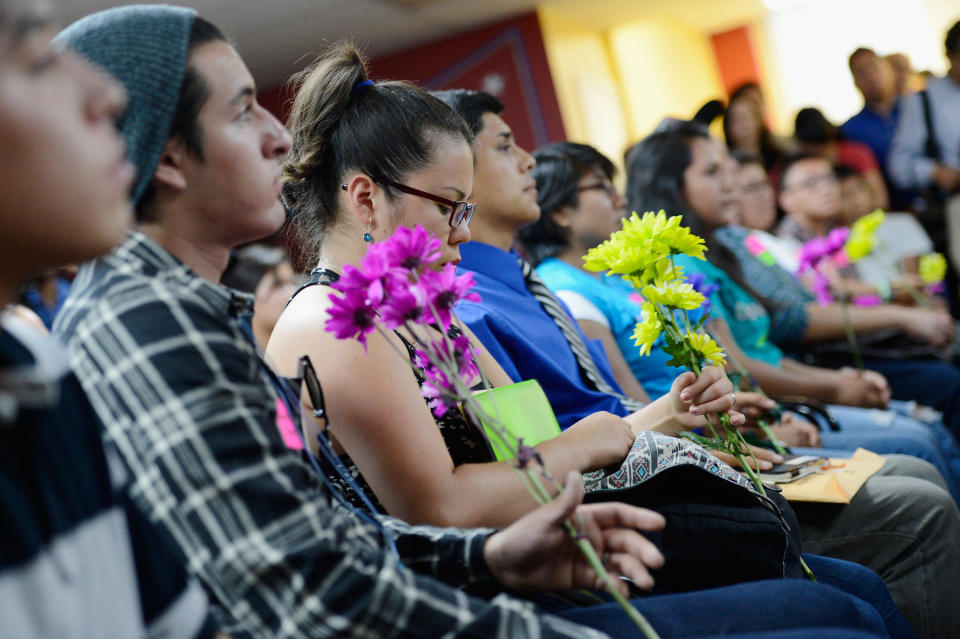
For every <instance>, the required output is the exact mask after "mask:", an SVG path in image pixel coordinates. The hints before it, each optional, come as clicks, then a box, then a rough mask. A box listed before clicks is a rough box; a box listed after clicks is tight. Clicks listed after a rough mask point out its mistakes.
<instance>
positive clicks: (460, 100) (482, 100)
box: [430, 89, 503, 135]
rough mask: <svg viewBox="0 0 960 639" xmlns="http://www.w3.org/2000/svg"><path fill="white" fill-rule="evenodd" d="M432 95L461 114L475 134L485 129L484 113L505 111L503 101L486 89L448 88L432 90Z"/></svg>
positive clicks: (496, 113)
mask: <svg viewBox="0 0 960 639" xmlns="http://www.w3.org/2000/svg"><path fill="white" fill-rule="evenodd" d="M430 95H432V96H434V97H435V98H437V99H438V100H442V101H443V102H444V103H445V104H446V105H447V106H449V107H450V108H451V109H453V110H454V111H456V112H457V113H459V114H460V117H462V118H463V119H464V120H465V121H466V122H467V126H468V127H470V130H471V131H473V134H474V135H476V134H478V133H480V131H481V129H483V114H484V113H493V114H495V115H500V114H501V113H503V102H501V101H500V100H499V99H497V98H495V97H494V96H492V95H490V94H489V93H486V92H485V91H468V90H467V89H446V90H443V91H431V92H430Z"/></svg>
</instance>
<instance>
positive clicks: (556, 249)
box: [517, 142, 616, 266]
mask: <svg viewBox="0 0 960 639" xmlns="http://www.w3.org/2000/svg"><path fill="white" fill-rule="evenodd" d="M533 157H534V158H535V159H536V160H537V165H536V166H535V167H534V168H533V171H532V172H531V175H532V176H533V179H534V180H536V182H537V204H538V205H539V206H540V212H541V213H540V219H539V220H537V221H536V222H534V223H532V224H528V225H527V226H524V227H523V228H521V229H520V230H519V231H517V242H518V243H519V244H520V246H521V247H522V248H523V250H524V252H525V253H526V255H527V258H528V259H529V260H530V262H531V263H532V264H533V265H534V266H536V265H538V264H539V263H540V262H542V261H543V260H545V259H547V258H548V257H553V256H554V255H557V254H558V253H560V252H561V251H563V250H564V249H565V248H567V246H569V245H570V235H569V233H570V232H569V230H568V229H565V228H563V227H561V226H559V225H558V224H557V223H556V222H555V221H554V219H553V215H551V214H552V213H553V212H554V211H558V210H560V209H562V208H563V207H565V206H570V207H576V206H577V204H578V202H579V192H578V190H577V184H578V182H579V181H580V179H581V178H582V177H583V176H584V175H587V174H589V173H592V172H595V171H597V170H599V171H600V172H601V173H602V174H603V176H604V177H606V178H607V179H613V176H614V174H615V173H616V167H614V166H613V162H611V161H610V160H609V159H608V158H607V157H606V156H605V155H603V154H602V153H600V152H599V151H597V150H596V149H595V148H593V147H592V146H588V145H586V144H577V143H575V142H554V143H552V144H547V145H544V146H542V147H540V148H539V149H537V150H536V151H534V152H533Z"/></svg>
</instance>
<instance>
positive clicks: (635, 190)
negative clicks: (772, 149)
mask: <svg viewBox="0 0 960 639" xmlns="http://www.w3.org/2000/svg"><path fill="white" fill-rule="evenodd" d="M698 138H700V139H710V134H709V132H708V131H707V129H706V127H703V126H702V125H700V124H697V123H694V122H676V123H674V124H673V126H671V127H669V128H666V129H664V130H660V131H658V132H656V133H654V134H652V135H649V136H647V137H646V138H644V139H643V140H641V141H640V142H638V143H637V144H635V145H634V146H633V147H632V148H631V149H630V150H629V151H627V156H626V165H627V169H626V170H627V203H628V206H629V210H631V211H636V212H638V213H643V212H645V211H659V210H660V209H663V210H665V211H666V212H667V215H682V216H683V223H684V225H685V226H687V227H689V228H690V230H691V231H692V232H693V233H694V234H696V235H699V236H700V237H702V238H703V239H704V241H705V242H706V244H707V249H708V250H707V258H708V259H709V260H710V263H711V264H713V265H714V266H716V267H717V268H719V269H721V270H723V271H725V272H726V273H727V275H729V276H730V278H731V279H732V280H733V281H734V282H736V283H737V284H739V285H740V286H741V287H742V288H743V289H745V290H746V291H747V292H748V293H749V294H750V295H752V296H753V297H754V298H756V299H757V300H760V301H761V302H762V303H763V305H764V306H766V307H767V309H768V310H770V312H773V310H777V309H778V308H779V306H777V303H776V302H775V301H772V300H768V299H766V298H763V297H761V296H760V295H758V294H757V292H756V290H755V289H754V288H753V286H751V284H750V282H748V281H747V280H746V278H745V277H744V276H743V270H742V269H741V268H740V261H739V260H738V259H737V256H736V255H734V254H733V252H732V251H731V250H730V249H728V248H727V247H726V246H724V245H723V244H721V243H720V242H717V241H716V240H715V239H714V237H713V229H710V228H709V227H708V226H707V225H706V224H705V223H704V222H703V221H702V220H701V219H700V217H699V216H698V215H697V214H696V211H693V210H691V209H690V205H689V204H688V203H687V201H686V198H685V197H684V194H683V188H684V182H683V174H684V172H685V171H686V170H687V168H688V167H689V166H690V164H691V163H692V162H693V153H692V150H691V147H692V146H693V142H694V140H696V139H698ZM753 157H754V158H756V155H754V156H753Z"/></svg>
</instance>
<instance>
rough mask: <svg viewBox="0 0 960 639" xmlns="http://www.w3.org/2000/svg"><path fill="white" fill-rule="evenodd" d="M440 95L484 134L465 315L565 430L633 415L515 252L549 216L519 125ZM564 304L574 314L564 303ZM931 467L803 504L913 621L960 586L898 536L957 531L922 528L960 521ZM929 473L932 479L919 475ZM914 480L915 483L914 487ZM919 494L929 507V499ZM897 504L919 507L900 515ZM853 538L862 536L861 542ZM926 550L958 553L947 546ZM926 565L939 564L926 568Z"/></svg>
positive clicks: (891, 466)
mask: <svg viewBox="0 0 960 639" xmlns="http://www.w3.org/2000/svg"><path fill="white" fill-rule="evenodd" d="M435 95H436V96H437V97H439V98H440V99H442V100H444V101H445V102H447V104H450V105H451V106H452V107H454V108H455V109H457V111H458V112H459V113H460V114H461V115H462V116H464V119H465V120H466V121H467V124H468V125H469V126H471V128H472V129H473V130H474V131H475V132H476V134H477V138H476V140H477V141H476V147H477V161H476V163H475V168H474V180H473V194H472V198H473V199H474V200H475V201H476V202H477V205H478V206H477V211H478V215H476V216H475V217H474V219H473V222H472V223H471V226H470V230H471V235H472V238H473V239H472V241H471V242H468V243H466V244H462V245H461V246H460V255H461V262H460V265H459V268H458V270H459V271H461V272H469V273H472V274H473V277H474V279H475V280H476V283H477V285H476V287H475V289H474V290H475V291H476V292H478V293H479V294H480V297H481V299H482V301H481V302H480V303H479V304H476V303H472V302H465V303H461V304H458V306H457V315H458V317H459V318H460V319H461V320H462V321H463V322H464V323H466V325H467V326H469V328H470V329H471V330H472V331H473V332H474V333H475V334H476V336H477V337H478V338H479V340H480V341H481V342H482V343H483V346H484V347H486V348H487V350H488V351H490V353H491V354H492V355H493V356H494V358H496V359H497V361H498V362H499V363H500V365H501V366H502V367H503V368H504V369H505V370H506V371H507V373H508V374H509V375H510V376H511V378H512V379H514V380H516V381H520V380H523V379H531V378H535V379H537V380H538V381H539V382H540V385H541V386H542V387H543V389H544V392H545V393H546V394H547V397H548V399H549V400H550V403H551V404H552V406H553V408H554V410H555V412H556V413H557V419H558V421H559V422H560V424H561V426H563V427H566V426H569V425H570V424H571V423H572V422H573V421H575V420H576V419H579V418H581V417H583V416H585V415H588V414H590V413H592V412H596V411H599V410H607V411H610V412H612V413H614V414H617V415H621V416H624V415H626V414H627V413H628V412H629V409H628V408H627V407H626V406H625V405H624V399H621V397H620V396H619V395H622V389H621V388H620V387H619V386H618V385H617V384H616V383H615V382H614V380H613V374H612V372H611V370H610V364H609V360H608V359H607V357H606V355H605V354H604V353H603V350H602V347H598V346H596V345H594V344H590V343H589V341H587V340H586V339H585V338H584V336H583V333H582V332H581V331H579V329H578V330H577V334H578V335H579V336H580V338H581V339H582V340H584V341H587V347H588V350H589V353H590V357H591V358H592V359H593V361H594V363H595V365H596V368H597V369H599V372H600V374H601V376H602V377H603V382H605V383H606V384H608V385H609V386H610V387H611V388H612V389H613V393H610V392H603V391H600V390H597V386H596V385H595V384H592V383H589V382H588V381H585V377H586V375H585V374H584V372H583V370H582V365H581V364H579V363H578V359H577V357H576V356H575V354H574V353H573V348H574V347H573V346H571V345H570V344H569V343H568V342H567V339H566V338H565V336H564V334H563V332H562V330H561V329H560V328H559V326H558V323H557V322H555V321H554V319H552V318H551V316H550V315H549V313H550V311H548V310H547V309H546V305H544V304H543V303H542V302H541V301H540V300H538V299H537V298H536V297H535V296H534V294H533V293H532V292H531V288H532V284H531V282H530V281H528V278H527V277H526V276H525V269H524V268H523V267H522V266H521V262H520V260H519V255H518V254H517V253H516V251H514V250H512V248H511V247H512V245H513V241H514V234H515V233H516V231H517V230H519V229H520V228H521V227H523V226H525V225H527V224H530V223H532V222H535V221H536V220H537V219H539V217H540V207H539V206H538V204H537V189H536V182H535V180H534V179H533V177H532V176H531V171H532V170H533V167H534V166H535V164H536V163H535V161H534V159H533V157H532V156H531V155H530V154H529V153H527V152H526V151H524V150H523V149H521V148H519V147H518V146H517V145H516V143H515V141H514V140H513V137H512V135H511V132H510V127H509V126H508V125H507V124H506V122H504V121H503V119H502V118H500V116H499V113H500V112H502V109H503V105H502V104H501V103H500V101H499V100H497V99H495V98H493V97H492V96H487V95H485V94H482V93H473V92H468V91H443V92H437V93H435ZM556 303H557V304H558V305H559V304H560V303H559V302H556ZM561 308H563V309H564V310H566V307H562V305H561ZM568 317H569V316H568ZM627 419H629V417H627ZM894 457H897V459H896V460H894ZM922 468H927V469H930V470H932V467H930V466H929V465H928V464H925V463H923V462H920V461H919V460H913V459H912V458H909V457H902V456H891V458H890V459H889V461H888V463H887V464H886V465H885V467H884V468H883V469H882V470H881V471H880V473H879V474H881V475H887V476H878V477H872V478H871V479H870V480H868V481H867V483H866V484H865V486H864V488H863V489H861V492H860V493H858V494H857V495H856V496H855V497H854V498H853V499H852V500H851V502H850V504H848V505H846V506H844V507H842V508H835V507H833V506H826V507H821V505H818V504H811V505H809V506H810V507H806V508H803V509H802V510H800V509H798V515H800V523H801V528H802V534H803V538H804V544H805V545H807V546H808V547H813V548H816V551H815V552H817V553H818V554H824V555H829V556H832V557H837V558H841V559H848V560H851V561H855V562H859V563H862V564H863V565H865V566H867V567H868V568H871V569H873V570H874V571H876V572H877V573H878V574H880V575H881V576H883V577H884V578H885V581H886V582H887V585H888V587H890V588H891V589H892V591H893V594H894V598H895V600H897V602H898V604H899V605H900V606H901V608H903V609H904V611H905V612H906V616H907V618H908V619H911V620H916V621H915V623H917V625H924V624H925V623H926V622H923V621H920V619H925V618H927V615H928V614H929V615H933V616H934V617H940V616H942V615H943V613H942V612H937V611H935V610H933V609H936V608H941V607H942V608H943V609H944V610H946V609H949V608H950V607H951V606H952V605H953V603H952V600H951V599H950V598H951V597H952V594H950V593H951V592H952V591H951V586H950V585H949V584H948V583H947V582H949V581H950V580H945V581H944V582H943V583H939V582H938V583H937V584H936V585H933V584H925V585H924V586H919V587H918V586H917V585H916V582H913V581H912V578H911V579H901V578H900V577H899V575H900V574H901V570H903V569H906V570H907V571H908V572H914V574H917V573H916V572H915V571H913V570H912V569H911V568H910V567H909V566H907V565H905V564H903V563H902V562H903V561H905V560H906V557H908V556H910V557H915V556H916V555H915V554H914V553H912V552H907V553H905V554H901V553H900V550H902V548H901V549H900V550H898V549H897V548H895V547H894V546H895V545H896V541H895V540H896V539H897V538H900V537H899V534H898V535H889V533H890V532H891V531H892V530H898V531H900V533H902V534H903V535H904V537H903V538H911V539H914V540H917V541H919V540H920V539H923V540H924V542H923V543H925V544H930V543H938V544H949V543H951V542H950V541H949V540H950V539H951V538H952V534H953V533H946V532H934V531H933V530H932V529H926V530H921V528H925V527H926V525H925V524H923V521H925V520H926V519H927V517H926V513H929V512H931V511H933V512H937V513H949V514H947V515H946V519H947V520H950V521H953V520H955V519H956V518H957V513H956V506H955V505H954V504H953V502H952V500H951V498H950V496H949V494H947V493H946V491H945V490H942V488H941V487H942V485H943V480H942V478H940V477H939V474H937V473H936V472H935V471H934V472H933V476H930V475H925V473H924V471H923V470H921V469H922ZM919 476H924V477H925V479H919V480H918V478H917V477H919ZM926 479H929V480H930V481H926ZM933 483H935V484H937V485H936V486H934V485H933ZM908 484H909V485H911V486H913V488H911V489H906V486H907V485H908ZM918 498H919V499H920V500H922V501H924V502H926V503H925V504H923V505H921V504H920V503H918V501H917V499H918ZM894 504H899V505H901V506H902V505H909V506H911V507H913V508H916V509H917V510H916V511H915V512H914V513H905V512H896V511H897V509H896V508H894V507H893V505H894ZM947 529H949V525H948V528H947ZM853 539H856V540H857V541H855V542H851V540H853ZM865 540H869V543H864V542H865ZM880 546H884V548H883V549H880ZM924 552H925V553H926V552H933V553H934V554H935V555H939V556H946V555H947V554H949V551H948V550H946V549H945V548H943V547H938V548H937V549H936V550H931V549H928V550H926V551H924ZM898 557H899V558H898ZM891 559H892V560H893V561H892V562H891V561H890V560H891ZM914 568H916V567H915V566H914ZM923 570H926V571H929V570H933V571H937V570H938V568H937V567H934V566H925V567H923V569H922V570H921V572H922V571H923ZM934 591H936V592H937V593H939V595H942V597H940V596H939V595H938V601H942V602H946V603H945V604H944V605H943V606H941V605H939V604H938V605H937V606H933V607H932V608H931V607H930V606H929V605H928V603H929V602H926V601H923V600H922V599H923V598H922V597H920V598H918V597H917V596H916V595H917V593H919V592H924V593H926V594H925V595H924V596H926V595H928V594H930V593H932V592H934ZM927 629H929V628H924V630H927Z"/></svg>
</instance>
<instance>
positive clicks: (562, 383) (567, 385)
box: [456, 242, 628, 428]
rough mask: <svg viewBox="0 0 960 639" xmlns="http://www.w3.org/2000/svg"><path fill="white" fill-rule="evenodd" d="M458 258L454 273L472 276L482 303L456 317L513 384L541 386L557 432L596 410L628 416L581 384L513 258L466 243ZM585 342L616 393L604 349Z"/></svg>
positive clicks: (461, 308)
mask: <svg viewBox="0 0 960 639" xmlns="http://www.w3.org/2000/svg"><path fill="white" fill-rule="evenodd" d="M460 255H461V258H462V261H461V262H460V266H459V268H458V270H459V271H460V272H461V273H463V272H471V273H473V276H474V278H475V279H476V282H477V286H476V288H474V291H476V292H477V293H479V294H480V297H481V302H480V303H479V304H476V303H473V302H461V303H460V304H458V305H457V309H456V311H457V316H458V317H459V318H460V319H461V320H463V322H464V323H465V324H466V325H467V326H469V327H470V330H472V331H473V332H474V333H475V334H476V336H477V337H478V338H479V339H480V342H481V343H482V344H483V345H484V347H485V348H486V349H487V350H488V351H489V352H490V354H491V355H493V357H494V358H495V359H496V360H497V362H499V363H500V366H502V367H503V369H504V370H505V371H506V372H507V374H508V375H509V376H510V378H511V379H512V380H513V381H515V382H519V381H522V380H525V379H536V380H537V381H538V382H540V386H542V387H543V391H544V393H546V395H547V398H548V399H549V400H550V404H551V405H552V406H553V410H554V412H555V413H556V415H557V421H558V422H559V423H560V427H561V428H567V427H568V426H570V425H571V424H573V423H574V422H576V421H577V420H579V419H582V418H584V417H586V416H587V415H590V414H592V413H595V412H597V411H608V412H610V413H613V414H615V415H620V416H624V415H627V414H628V411H627V409H626V408H625V407H624V406H623V404H622V403H621V402H620V400H619V399H618V398H616V397H614V396H612V395H608V394H606V393H602V392H600V391H596V390H592V389H591V388H590V387H589V386H588V385H587V384H586V383H585V382H584V380H583V378H582V376H581V374H580V368H579V366H578V365H577V359H576V356H574V354H573V351H572V350H570V346H569V345H568V344H567V341H566V339H565V338H564V337H563V333H562V332H561V331H560V328H559V327H558V326H557V325H556V323H554V321H553V318H551V317H550V316H549V315H548V314H547V312H546V311H545V310H543V307H542V306H541V305H540V302H538V301H537V299H536V298H535V297H534V296H533V295H532V294H531V293H530V291H529V290H527V286H526V283H525V282H524V279H523V272H522V271H521V270H520V263H519V262H518V255H517V254H516V253H514V252H507V251H504V250H501V249H498V248H496V247H494V246H490V245H489V244H481V243H479V242H469V243H467V244H464V245H462V246H461V247H460ZM561 304H562V302H561ZM564 308H566V307H565V306H564ZM578 330H579V328H578ZM583 339H584V342H586V344H587V348H588V349H589V350H590V354H591V355H592V356H593V359H594V361H595V362H596V363H597V368H599V369H600V372H601V374H602V375H603V376H604V378H605V379H606V380H607V381H608V382H609V383H610V385H611V386H612V387H613V388H615V389H617V390H620V386H619V385H618V384H617V382H616V380H614V378H613V373H612V372H611V370H610V362H609V361H608V360H607V356H606V354H605V353H604V352H603V347H602V346H601V345H599V344H597V343H596V342H594V341H592V340H589V339H587V338H586V337H585V336H584V338H583Z"/></svg>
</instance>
